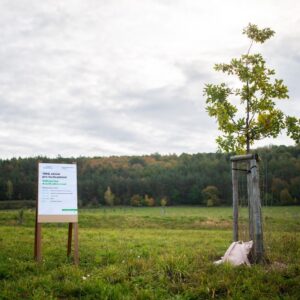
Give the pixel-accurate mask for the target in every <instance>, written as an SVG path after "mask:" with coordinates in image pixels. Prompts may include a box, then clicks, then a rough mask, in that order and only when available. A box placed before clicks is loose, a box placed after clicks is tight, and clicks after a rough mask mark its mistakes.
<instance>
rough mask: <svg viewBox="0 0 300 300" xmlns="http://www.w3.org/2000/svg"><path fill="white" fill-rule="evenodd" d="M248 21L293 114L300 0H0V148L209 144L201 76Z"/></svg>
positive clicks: (191, 149) (35, 151) (3, 154)
mask: <svg viewBox="0 0 300 300" xmlns="http://www.w3.org/2000/svg"><path fill="white" fill-rule="evenodd" d="M249 22H251V23H255V24H257V25H259V26H260V27H271V28H272V29H274V30H275V31H276V35H275V37H274V38H273V39H271V40H269V41H268V42H267V43H266V44H264V45H263V46H255V47H254V49H253V50H254V51H260V52H262V53H263V55H264V56H265V58H266V60H267V63H268V66H270V67H272V68H274V69H275V70H276V72H277V74H276V76H277V77H279V78H282V79H284V82H285V83H286V84H287V85H288V87H289V91H290V100H288V101H287V100H283V101H284V102H282V101H281V102H280V104H279V105H280V107H281V108H282V109H283V110H284V112H285V113H287V114H292V115H296V116H298V117H299V116H300V105H299V103H300V39H299V37H300V1H298V0H294V1H292V0H285V1H283V0H282V1H276V0H270V1H266V0H260V1H253V0H252V1H250V0H249V1H242V0H231V1H229V0H227V1H220V0H219V1H212V0H210V1H200V0H194V1H192V0H190V1H189V0H182V1H179V0H149V1H147V0H116V1H114V0H60V1H58V0H57V1H54V0H53V1H50V0H43V1H39V0H35V1H33V0H0V104H1V106H0V158H9V157H13V156H23V157H24V156H36V155H47V156H51V157H53V156H57V155H58V154H60V155H62V156H79V155H83V156H88V155H89V156H94V155H97V156H103V155H105V156H107V155H136V154H150V153H154V152H159V153H162V154H168V153H178V154H180V153H182V152H186V153H197V152H214V151H216V149H217V146H216V143H215V138H216V137H217V135H218V131H217V124H216V122H215V121H214V120H213V119H211V118H210V117H208V115H207V113H206V112H205V99H204V97H203V87H204V84H205V83H218V82H221V81H224V80H227V81H228V82H230V80H232V79H230V78H228V79H227V78H226V77H222V76H221V75H220V74H218V73H216V72H215V71H214V70H213V65H214V63H217V62H228V61H229V60H230V58H232V57H237V56H239V55H240V54H241V53H244V52H246V50H247V48H248V44H249V42H248V40H247V38H246V36H244V35H242V34H241V32H242V29H243V28H244V27H245V26H246V25H247V24H248V23H249ZM268 144H286V145H290V144H293V142H292V141H291V140H289V139H288V138H287V137H286V136H285V135H282V136H280V137H279V138H278V139H276V140H265V141H263V142H260V144H258V145H268Z"/></svg>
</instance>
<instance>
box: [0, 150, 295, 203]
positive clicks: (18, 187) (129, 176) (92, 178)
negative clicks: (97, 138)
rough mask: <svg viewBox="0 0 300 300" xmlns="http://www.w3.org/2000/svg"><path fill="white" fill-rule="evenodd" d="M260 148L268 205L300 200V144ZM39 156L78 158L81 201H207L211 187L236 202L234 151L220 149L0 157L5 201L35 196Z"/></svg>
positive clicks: (60, 159)
mask: <svg viewBox="0 0 300 300" xmlns="http://www.w3.org/2000/svg"><path fill="white" fill-rule="evenodd" d="M255 152H257V153H258V154H259V156H260V159H261V160H260V163H259V165H260V184H261V197H262V202H263V204H264V205H293V204H300V146H299V145H298V146H294V147H292V146H289V147H287V146H270V147H264V148H259V149H257V150H256V151H255ZM38 161H42V162H53V163H54V162H57V163H72V162H76V163H77V167H78V196H79V204H80V206H85V207H86V206H87V207H93V206H94V207H97V206H99V205H106V204H110V205H137V206H139V205H161V204H162V205H164V204H165V201H166V202H167V205H207V204H208V202H207V201H208V199H207V193H206V192H207V191H208V190H209V189H210V188H211V190H210V191H212V193H215V196H216V197H217V198H218V201H216V202H215V203H213V204H218V205H230V204H231V193H232V192H231V188H232V186H231V164H230V155H229V154H221V153H198V154H181V155H175V154H174V155H160V154H152V155H143V156H111V157H93V158H89V157H79V158H63V157H60V156H59V157H57V158H55V159H49V158H47V157H34V158H13V159H9V160H0V201H3V200H9V201H12V200H34V199H36V193H37V162H38ZM246 167H247V166H240V168H241V169H246ZM245 175H246V172H244V171H240V177H239V178H240V180H239V181H240V182H239V192H240V194H241V196H242V197H241V202H242V204H243V203H244V204H246V200H245V195H246V176H245ZM108 187H110V189H108ZM208 187H209V188H208ZM212 187H213V188H212ZM207 188H208V189H207ZM108 190H110V191H111V193H108ZM105 192H106V193H105ZM146 195H147V196H146ZM162 199H164V200H163V202H162ZM110 200H111V201H110Z"/></svg>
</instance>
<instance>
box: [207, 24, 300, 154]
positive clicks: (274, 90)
mask: <svg viewBox="0 0 300 300" xmlns="http://www.w3.org/2000/svg"><path fill="white" fill-rule="evenodd" d="M274 33H275V32H274V31H273V30H271V29H270V28H264V29H259V28H258V27H257V25H254V24H251V23H250V24H249V25H248V26H247V27H246V28H245V29H244V30H243V34H246V35H247V36H248V38H249V39H250V41H251V42H250V46H249V49H248V51H247V53H246V54H243V55H241V57H240V58H233V59H232V60H231V62H230V63H229V64H216V65H215V66H214V69H215V70H216V71H221V72H223V73H225V74H227V75H235V76H237V78H238V80H239V82H240V84H241V86H239V87H238V88H231V87H229V86H228V85H227V84H225V83H221V84H219V85H215V84H206V85H205V88H204V96H206V104H207V106H206V110H207V112H208V114H209V116H211V117H215V118H216V119H217V122H218V126H219V130H220V131H222V132H223V135H222V136H219V137H218V138H217V139H216V141H217V143H218V146H219V150H221V151H222V150H223V151H225V152H236V153H245V152H246V153H249V152H250V146H251V145H253V144H254V142H255V141H257V140H261V139H263V138H266V137H273V138H276V137H277V136H278V135H279V133H280V132H281V131H282V130H283V129H287V135H288V136H290V137H291V138H292V139H293V140H295V141H296V143H299V142H300V119H297V118H296V117H290V116H287V115H285V114H284V113H283V112H282V111H281V110H279V109H278V108H276V105H275V100H276V99H287V98H289V96H288V88H287V87H286V86H285V85H284V84H283V80H281V79H276V78H275V79H273V76H274V75H275V71H274V70H273V69H269V68H267V66H266V62H265V60H264V58H263V57H262V55H261V54H259V53H255V54H250V50H251V48H252V45H253V43H261V44H262V43H264V42H265V41H266V40H268V39H269V38H271V37H272V36H273V35H274ZM236 98H238V99H239V105H238V106H236V105H234V104H233V100H234V99H236Z"/></svg>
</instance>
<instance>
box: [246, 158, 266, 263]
mask: <svg viewBox="0 0 300 300" xmlns="http://www.w3.org/2000/svg"><path fill="white" fill-rule="evenodd" d="M250 171H251V179H252V180H251V181H252V195H251V196H252V199H250V201H249V202H251V203H252V221H253V236H254V240H253V241H254V260H255V262H256V263H260V262H262V260H263V255H264V245H263V229H262V216H261V200H260V190H259V173H258V165H257V160H256V159H251V160H250Z"/></svg>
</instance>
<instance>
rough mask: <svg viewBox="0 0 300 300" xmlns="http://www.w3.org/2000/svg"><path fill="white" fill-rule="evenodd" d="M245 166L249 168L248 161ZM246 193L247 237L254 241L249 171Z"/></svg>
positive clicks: (251, 190) (251, 185)
mask: <svg viewBox="0 0 300 300" xmlns="http://www.w3.org/2000/svg"><path fill="white" fill-rule="evenodd" d="M247 167H248V169H249V170H250V168H251V166H250V163H249V162H248V163H247ZM247 194H248V216H249V237H250V240H252V241H254V233H253V232H254V223H253V184H252V177H251V172H250V171H249V173H247Z"/></svg>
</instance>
